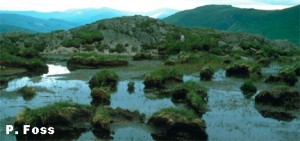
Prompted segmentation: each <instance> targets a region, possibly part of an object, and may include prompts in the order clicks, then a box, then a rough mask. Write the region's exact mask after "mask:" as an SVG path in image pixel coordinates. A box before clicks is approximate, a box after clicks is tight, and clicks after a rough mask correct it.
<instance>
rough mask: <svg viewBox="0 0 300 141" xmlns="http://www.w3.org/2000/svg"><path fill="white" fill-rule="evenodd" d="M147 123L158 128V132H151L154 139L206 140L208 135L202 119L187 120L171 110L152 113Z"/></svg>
mask: <svg viewBox="0 0 300 141" xmlns="http://www.w3.org/2000/svg"><path fill="white" fill-rule="evenodd" d="M148 124H150V125H152V126H154V127H156V128H158V129H160V132H159V133H156V134H153V138H154V139H156V140H166V139H167V140H207V137H208V135H207V133H206V131H205V124H204V123H203V121H201V120H200V119H192V120H189V119H187V118H185V117H184V116H183V115H179V114H176V113H172V112H162V113H160V114H157V115H154V116H152V117H151V118H150V119H149V121H148Z"/></svg>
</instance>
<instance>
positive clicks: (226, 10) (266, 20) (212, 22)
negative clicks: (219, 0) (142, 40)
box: [163, 5, 300, 45]
mask: <svg viewBox="0 0 300 141" xmlns="http://www.w3.org/2000/svg"><path fill="white" fill-rule="evenodd" d="M299 9H300V5H297V6H294V7H290V8H286V9H282V10H257V9H241V8H236V7H233V6H230V5H208V6H202V7H197V8H195V9H191V10H186V11H181V12H178V13H176V14H174V15H171V16H169V17H167V18H165V19H163V20H164V21H165V22H167V23H171V24H175V25H180V26H185V27H202V28H213V29H217V30H224V31H231V32H245V33H250V34H261V35H263V36H266V37H268V38H270V39H288V40H289V41H292V42H293V43H295V44H298V45H300V39H299V38H300V37H299V36H300V35H299V32H300V29H299V28H300V27H299V22H300V20H299V13H300V12H299ZM297 23H298V24H297Z"/></svg>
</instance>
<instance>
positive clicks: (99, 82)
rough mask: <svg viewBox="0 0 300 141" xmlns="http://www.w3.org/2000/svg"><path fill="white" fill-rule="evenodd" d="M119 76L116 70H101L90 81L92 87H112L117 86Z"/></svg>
mask: <svg viewBox="0 0 300 141" xmlns="http://www.w3.org/2000/svg"><path fill="white" fill-rule="evenodd" d="M118 80H119V76H118V75H117V74H116V72H114V71H110V70H99V71H98V72H96V74H95V75H94V76H93V77H92V79H91V80H90V81H89V85H90V88H91V89H93V88H96V87H110V88H111V89H113V88H115V87H116V85H117V82H118Z"/></svg>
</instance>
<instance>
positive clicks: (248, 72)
mask: <svg viewBox="0 0 300 141" xmlns="http://www.w3.org/2000/svg"><path fill="white" fill-rule="evenodd" d="M226 76H229V77H232V76H233V77H240V78H253V79H256V78H259V76H261V68H260V66H259V65H258V64H257V63H256V62H254V61H245V60H239V61H236V62H235V63H234V64H233V65H231V66H229V67H227V69H226Z"/></svg>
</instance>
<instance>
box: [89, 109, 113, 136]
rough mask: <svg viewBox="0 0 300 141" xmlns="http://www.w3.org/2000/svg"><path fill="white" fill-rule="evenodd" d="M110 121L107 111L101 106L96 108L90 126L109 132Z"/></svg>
mask: <svg viewBox="0 0 300 141" xmlns="http://www.w3.org/2000/svg"><path fill="white" fill-rule="evenodd" d="M110 121H111V117H110V114H109V112H108V110H107V109H106V108H105V107H103V106H98V107H97V109H96V112H95V115H94V117H93V119H92V125H93V126H94V127H96V128H99V129H104V130H106V131H109V130H110V127H109V126H110Z"/></svg>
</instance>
